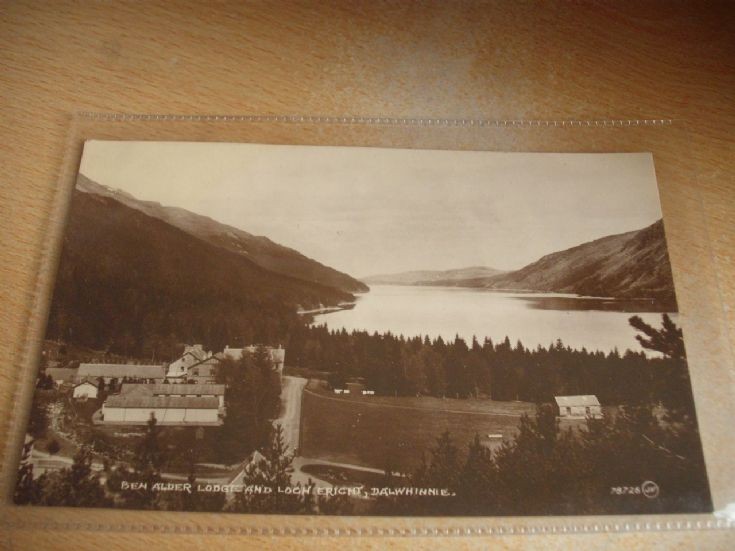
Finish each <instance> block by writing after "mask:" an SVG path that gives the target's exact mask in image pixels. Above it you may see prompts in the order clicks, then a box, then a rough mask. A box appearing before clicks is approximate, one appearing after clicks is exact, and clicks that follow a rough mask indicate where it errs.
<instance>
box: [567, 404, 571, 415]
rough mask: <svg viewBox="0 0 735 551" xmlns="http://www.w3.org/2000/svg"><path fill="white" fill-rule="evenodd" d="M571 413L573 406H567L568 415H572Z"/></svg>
mask: <svg viewBox="0 0 735 551" xmlns="http://www.w3.org/2000/svg"><path fill="white" fill-rule="evenodd" d="M571 414H572V408H570V407H569V406H567V415H571Z"/></svg>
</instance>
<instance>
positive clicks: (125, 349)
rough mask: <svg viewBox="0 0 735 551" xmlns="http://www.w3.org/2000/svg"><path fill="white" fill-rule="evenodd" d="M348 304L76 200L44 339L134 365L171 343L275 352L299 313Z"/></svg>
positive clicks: (133, 212) (83, 196)
mask: <svg viewBox="0 0 735 551" xmlns="http://www.w3.org/2000/svg"><path fill="white" fill-rule="evenodd" d="M351 300H354V296H353V295H351V294H349V293H346V292H344V291H340V290H338V289H335V288H333V287H328V286H325V285H321V284H318V283H312V282H307V281H303V280H301V279H297V278H293V277H289V276H284V275H280V274H276V273H274V272H271V271H268V270H266V269H264V268H262V267H261V266H259V265H257V264H256V263H255V262H253V261H251V260H250V259H249V258H247V257H246V256H245V255H243V254H238V253H234V252H231V251H229V250H227V249H225V248H222V247H217V246H214V245H212V244H210V243H208V242H206V241H204V240H202V239H198V238H196V237H194V236H192V235H190V234H189V233H187V232H184V231H182V230H180V229H178V228H176V227H174V226H172V225H170V224H168V223H166V222H164V221H163V220H160V219H158V218H156V217H152V216H148V215H147V214H144V213H143V212H141V211H140V210H137V209H133V208H130V207H128V206H126V205H124V204H122V203H121V202H119V201H117V200H116V199H113V198H112V197H109V196H102V195H98V194H91V193H85V192H82V191H79V190H75V192H74V197H73V200H72V203H71V207H70V213H69V216H68V222H67V228H66V231H65V234H64V242H63V248H62V253H61V258H60V263H59V269H58V275H57V278H56V287H55V289H54V296H53V300H52V305H51V312H50V317H49V322H48V331H47V338H62V339H64V340H66V341H69V342H73V343H75V344H78V345H82V346H89V347H91V348H95V349H102V348H105V347H111V349H112V350H113V351H115V352H118V353H121V354H129V355H138V357H140V354H143V353H145V354H146V355H150V354H151V350H154V351H155V350H158V348H157V347H160V346H163V345H164V344H168V345H171V344H172V343H174V342H189V343H192V342H203V343H204V344H206V345H208V346H210V347H212V348H215V349H219V348H221V347H222V346H224V345H225V344H230V343H234V342H236V339H243V340H245V342H278V341H279V339H281V338H283V336H284V335H285V334H287V330H288V327H289V326H290V325H291V324H294V323H298V315H297V314H296V310H297V309H298V308H316V307H319V306H323V305H337V304H339V303H340V302H343V301H351ZM162 343H163V344H162ZM160 355H161V353H160V352H159V356H158V357H160Z"/></svg>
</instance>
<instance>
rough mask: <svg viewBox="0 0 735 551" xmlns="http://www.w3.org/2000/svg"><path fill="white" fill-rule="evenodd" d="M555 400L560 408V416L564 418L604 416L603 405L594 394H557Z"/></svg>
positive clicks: (597, 417) (598, 417) (599, 417)
mask: <svg viewBox="0 0 735 551" xmlns="http://www.w3.org/2000/svg"><path fill="white" fill-rule="evenodd" d="M554 400H555V401H556V405H557V407H558V408H559V417H561V418H562V419H585V418H587V417H592V418H593V419H601V418H602V407H601V406H600V401H599V400H598V399H597V396H595V395H594V394H585V395H580V396H555V397H554Z"/></svg>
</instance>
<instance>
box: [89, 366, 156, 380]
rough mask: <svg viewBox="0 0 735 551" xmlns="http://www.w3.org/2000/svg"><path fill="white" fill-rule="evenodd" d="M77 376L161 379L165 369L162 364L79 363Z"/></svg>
mask: <svg viewBox="0 0 735 551" xmlns="http://www.w3.org/2000/svg"><path fill="white" fill-rule="evenodd" d="M77 375H78V376H79V377H117V378H118V379H122V378H123V377H138V378H141V379H163V378H164V377H165V376H166V370H165V368H164V367H163V366H162V365H138V364H79V369H78V370H77Z"/></svg>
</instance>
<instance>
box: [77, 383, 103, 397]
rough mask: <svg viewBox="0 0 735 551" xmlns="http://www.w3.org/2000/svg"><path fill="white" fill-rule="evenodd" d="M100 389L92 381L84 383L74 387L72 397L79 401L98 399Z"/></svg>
mask: <svg viewBox="0 0 735 551" xmlns="http://www.w3.org/2000/svg"><path fill="white" fill-rule="evenodd" d="M98 393H99V387H98V386H97V385H96V384H94V383H93V382H91V381H82V382H81V383H78V384H76V385H75V386H74V390H73V391H72V396H74V398H76V399H77V400H87V399H89V398H97V395H98Z"/></svg>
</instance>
